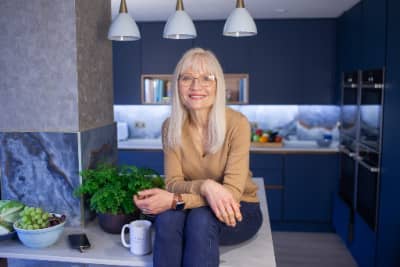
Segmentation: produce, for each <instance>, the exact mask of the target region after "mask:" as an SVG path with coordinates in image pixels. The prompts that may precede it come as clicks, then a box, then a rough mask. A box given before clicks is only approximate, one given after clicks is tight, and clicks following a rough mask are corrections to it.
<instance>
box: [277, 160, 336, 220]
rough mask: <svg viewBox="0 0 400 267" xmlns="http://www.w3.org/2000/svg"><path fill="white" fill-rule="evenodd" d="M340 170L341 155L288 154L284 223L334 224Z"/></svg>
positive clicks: (285, 176) (285, 173)
mask: <svg viewBox="0 0 400 267" xmlns="http://www.w3.org/2000/svg"><path fill="white" fill-rule="evenodd" d="M338 171H339V158H338V155H337V154H325V155H320V154H318V155H317V154H303V155H301V154H293V155H286V157H285V168H284V180H285V182H284V187H285V190H284V198H283V201H284V216H283V219H284V221H288V222H290V221H295V222H312V223H321V224H331V214H332V206H333V200H334V192H335V190H336V187H337V182H338V176H339V172H338Z"/></svg>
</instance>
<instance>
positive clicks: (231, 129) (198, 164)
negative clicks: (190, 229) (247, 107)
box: [163, 108, 259, 209]
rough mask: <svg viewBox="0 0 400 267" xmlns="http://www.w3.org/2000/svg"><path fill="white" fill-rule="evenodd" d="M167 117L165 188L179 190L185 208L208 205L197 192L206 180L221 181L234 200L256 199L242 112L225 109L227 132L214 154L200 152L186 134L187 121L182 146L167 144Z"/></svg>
mask: <svg viewBox="0 0 400 267" xmlns="http://www.w3.org/2000/svg"><path fill="white" fill-rule="evenodd" d="M168 123H169V120H168V119H167V120H166V121H165V122H164V124H163V150H164V174H165V177H166V179H165V182H166V189H167V190H168V191H170V192H174V193H181V194H182V197H183V200H184V201H185V208H186V209H192V208H196V207H201V206H205V205H207V202H206V200H205V199H204V198H203V197H202V196H201V195H200V186H201V185H202V183H203V182H204V181H205V180H206V179H213V180H216V181H218V182H220V183H222V184H223V186H224V187H225V188H226V189H228V190H229V191H230V192H231V193H232V195H233V197H234V198H235V199H236V200H237V201H246V202H259V200H258V198H257V189H258V188H257V185H256V184H255V183H254V182H253V181H252V180H251V177H252V173H251V172H250V170H249V151H250V135H251V133H250V125H249V122H248V120H247V118H246V117H245V116H244V115H242V114H241V113H239V112H237V111H234V110H232V109H230V108H226V135H225V142H224V144H223V145H222V148H221V149H220V150H219V151H218V152H216V153H215V154H206V155H205V156H203V155H201V154H200V152H198V150H197V149H196V148H195V146H194V144H193V142H192V139H191V136H190V135H189V130H188V127H187V126H188V124H187V123H185V124H184V127H183V129H182V140H181V147H179V148H174V149H171V148H168V147H167V146H166V144H165V143H166V136H167V129H168V127H167V125H168Z"/></svg>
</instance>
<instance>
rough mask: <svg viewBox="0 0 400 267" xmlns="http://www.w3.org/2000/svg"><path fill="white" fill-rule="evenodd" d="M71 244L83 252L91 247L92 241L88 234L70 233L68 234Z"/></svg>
mask: <svg viewBox="0 0 400 267" xmlns="http://www.w3.org/2000/svg"><path fill="white" fill-rule="evenodd" d="M68 241H69V245H70V247H71V248H73V249H77V250H79V251H80V252H81V253H82V252H85V251H86V250H88V249H89V248H90V242H89V239H88V238H87V236H86V234H84V233H82V234H70V235H68Z"/></svg>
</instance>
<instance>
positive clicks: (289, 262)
mask: <svg viewBox="0 0 400 267" xmlns="http://www.w3.org/2000/svg"><path fill="white" fill-rule="evenodd" d="M272 239H273V243H274V249H275V257H276V263H277V267H357V263H356V262H355V260H354V259H353V257H352V256H351V254H350V252H349V251H348V250H347V248H346V246H345V245H344V243H343V242H342V240H341V239H340V238H339V236H338V235H336V234H334V233H303V232H272Z"/></svg>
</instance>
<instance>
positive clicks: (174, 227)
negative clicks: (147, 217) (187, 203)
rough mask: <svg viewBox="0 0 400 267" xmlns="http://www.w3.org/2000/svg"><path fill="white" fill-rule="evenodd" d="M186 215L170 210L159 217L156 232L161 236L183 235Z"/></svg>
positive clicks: (156, 222)
mask: <svg viewBox="0 0 400 267" xmlns="http://www.w3.org/2000/svg"><path fill="white" fill-rule="evenodd" d="M185 216H186V215H185V213H184V212H183V211H175V210H169V211H165V212H163V213H160V214H158V215H157V217H156V220H155V230H156V233H157V234H159V235H168V234H172V235H175V234H177V233H182V231H183V227H184V224H185Z"/></svg>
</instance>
